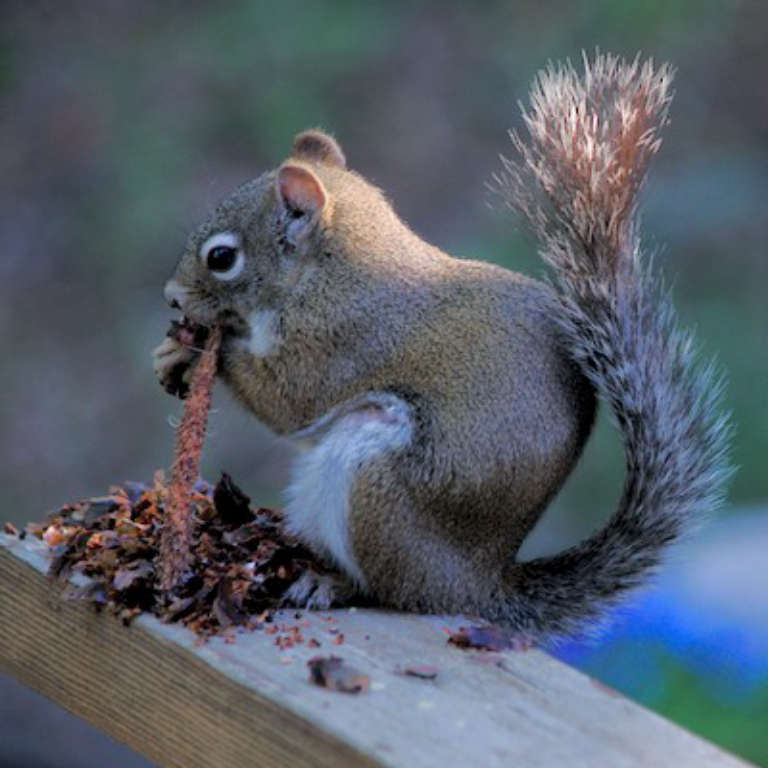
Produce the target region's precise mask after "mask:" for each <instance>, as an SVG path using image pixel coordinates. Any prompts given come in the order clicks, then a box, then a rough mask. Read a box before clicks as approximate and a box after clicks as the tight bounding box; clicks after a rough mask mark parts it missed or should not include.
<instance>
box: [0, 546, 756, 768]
mask: <svg viewBox="0 0 768 768" xmlns="http://www.w3.org/2000/svg"><path fill="white" fill-rule="evenodd" d="M45 568H46V560H45V555H44V552H43V551H42V550H41V548H40V547H39V545H37V544H36V543H35V542H19V541H18V540H16V539H12V538H10V537H5V536H2V535H0V669H2V670H3V671H5V672H8V673H10V674H12V675H14V676H15V677H17V678H19V679H20V680H21V681H22V682H24V683H26V684H27V685H29V686H31V687H33V688H35V689H36V690H39V691H41V692H42V693H43V694H45V695H46V696H48V697H50V698H51V699H53V700H54V701H56V702H58V703H59V704H61V705H63V706H64V707H66V708H67V709H69V710H70V711H72V712H74V713H75V714H77V715H78V716H80V717H82V718H84V719H85V720H87V721H88V722H90V723H92V724H93V725H94V726H96V727H97V728H99V729H101V730H103V731H105V732H106V733H108V734H110V735H111V736H113V737H115V738H117V739H119V740H120V741H123V742H125V743H126V744H128V745H130V746H131V747H132V748H133V749H135V750H136V751H137V752H140V753H141V754H143V755H146V756H147V757H148V758H149V759H150V760H152V761H153V762H155V763H157V764H159V765H169V766H184V767H185V768H188V767H193V768H194V766H230V765H238V766H281V767H282V766H340V767H341V768H343V767H344V766H382V765H385V766H408V767H409V768H411V766H413V767H414V768H419V767H421V766H423V767H424V768H427V766H441V768H442V767H445V768H449V767H450V766H464V767H466V766H496V765H498V766H501V765H504V766H507V765H513V764H518V765H524V766H531V767H532V768H535V767H536V766H553V765H568V766H595V765H610V766H649V765H653V766H665V765H669V766H673V765H674V766H738V765H744V763H742V762H740V761H739V760H737V759H736V758H734V757H732V756H730V755H727V754H726V753H724V752H722V751H720V750H719V749H717V748H716V747H714V746H713V745H711V744H709V743H708V742H706V741H704V740H702V739H699V738H697V737H695V736H693V735H692V734H690V733H688V732H686V731H684V730H682V729H681V728H678V727H677V726H675V725H673V724H671V723H669V722H666V721H665V720H663V719H662V718H660V717H658V716H657V715H654V714H653V713H651V712H648V711H647V710H645V709H643V708H642V707H639V706H638V705H636V704H634V703H632V702H630V701H628V700H627V699H625V698H623V697H622V696H620V695H618V694H616V693H615V692H612V691H609V690H607V689H606V688H604V687H603V686H601V685H599V684H597V683H595V682H594V681H592V680H590V679H589V678H587V677H586V676H584V675H582V674H581V673H579V672H577V671H575V670H573V669H571V668H569V667H567V666H565V665H563V664H561V663H559V662H557V661H555V660H553V659H551V658H550V657H548V656H547V655H546V654H544V653H541V652H538V651H529V652H526V653H513V652H509V653H503V654H490V653H484V652H478V651H470V652H467V651H461V650H458V649H455V648H453V647H451V646H449V645H447V643H446V635H445V631H444V630H445V628H448V627H450V628H456V627H457V626H459V625H460V624H462V623H466V621H465V620H462V619H461V618H460V617H434V616H432V617H426V616H411V615H400V614H391V613H387V612H383V611H370V610H354V609H353V610H352V611H335V612H323V613H307V614H305V615H304V617H302V621H304V620H308V621H309V622H310V626H309V627H306V628H303V629H302V634H303V635H304V636H305V638H309V637H315V638H316V639H317V640H318V641H319V642H321V644H322V645H321V647H320V648H308V647H307V646H306V643H304V644H301V645H297V646H294V647H293V648H291V649H290V650H280V649H279V648H278V647H276V646H275V644H274V636H272V635H268V634H266V633H264V632H253V633H241V634H238V635H237V637H236V641H235V643H233V644H227V643H226V642H225V640H224V639H223V638H215V639H213V640H212V641H210V642H208V643H206V644H204V645H201V646H198V645H196V640H195V637H194V635H192V633H190V632H189V631H188V630H186V629H184V628H183V627H177V626H170V625H164V624H162V623H160V622H159V621H157V620H156V619H154V618H153V617H147V616H142V617H140V618H139V619H137V620H136V621H135V622H134V624H133V625H132V626H131V627H130V628H125V627H123V626H122V625H121V624H120V623H119V622H118V621H117V620H116V619H114V618H113V617H111V616H104V615H96V614H94V613H93V611H92V610H91V609H90V608H89V607H88V606H85V605H82V604H77V603H72V602H65V601H62V600H61V599H60V597H59V592H60V587H58V586H56V585H53V584H51V582H50V581H49V580H48V579H47V578H46V577H45V576H44V572H45ZM281 622H285V623H286V624H288V625H295V624H297V623H299V622H298V621H297V620H296V619H295V618H293V614H292V613H287V614H285V615H284V616H283V617H282V618H281V619H279V620H278V623H281ZM339 634H343V635H344V642H343V644H340V645H335V644H334V640H335V639H336V638H338V636H339ZM319 653H321V654H331V653H333V654H335V655H338V656H341V657H343V658H344V659H345V661H347V662H348V663H350V664H352V665H353V666H355V667H357V668H358V669H359V670H360V671H362V672H365V673H367V674H368V675H370V677H371V681H372V684H371V690H370V691H369V692H367V693H362V694H356V695H352V694H343V693H338V692H333V691H327V690H324V689H321V688H318V687H315V686H312V685H310V684H309V683H308V680H307V669H306V661H307V660H308V659H309V658H311V657H312V656H313V655H317V654H319ZM286 662H287V663H286ZM411 664H430V665H433V666H435V667H437V668H438V670H439V671H438V676H437V678H436V679H435V680H423V679H418V678H415V677H409V676H405V675H403V674H402V673H401V670H402V668H403V667H405V666H407V665H411Z"/></svg>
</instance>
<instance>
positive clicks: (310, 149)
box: [291, 128, 347, 168]
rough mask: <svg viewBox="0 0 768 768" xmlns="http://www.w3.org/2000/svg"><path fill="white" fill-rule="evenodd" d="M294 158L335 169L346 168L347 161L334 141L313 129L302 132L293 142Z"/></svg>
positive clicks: (331, 137)
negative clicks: (331, 166) (323, 164)
mask: <svg viewBox="0 0 768 768" xmlns="http://www.w3.org/2000/svg"><path fill="white" fill-rule="evenodd" d="M291 154H292V155H293V156H294V157H299V158H304V159H305V160H311V161H313V162H315V163H325V165H333V166H336V167H337V168H346V167H347V159H346V158H345V157H344V153H343V152H342V151H341V147H340V146H339V145H338V142H337V141H336V139H334V138H333V136H329V135H328V134H327V133H325V132H324V131H320V130H317V129H316V128H315V129H312V130H309V131H302V132H301V133H300V134H298V135H297V136H296V138H295V139H294V140H293V151H292V153H291Z"/></svg>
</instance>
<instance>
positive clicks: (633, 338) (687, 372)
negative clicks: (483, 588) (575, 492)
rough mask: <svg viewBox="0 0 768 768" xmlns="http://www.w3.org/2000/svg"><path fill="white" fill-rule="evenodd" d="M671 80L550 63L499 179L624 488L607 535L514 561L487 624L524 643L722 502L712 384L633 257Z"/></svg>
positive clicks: (654, 73)
mask: <svg viewBox="0 0 768 768" xmlns="http://www.w3.org/2000/svg"><path fill="white" fill-rule="evenodd" d="M671 79H672V72H671V70H670V68H669V67H668V66H667V65H663V66H661V67H658V68H654V65H653V62H652V61H646V62H644V63H642V64H641V63H640V61H639V59H635V60H634V61H633V62H632V63H627V62H625V61H623V60H621V59H618V58H616V57H613V56H610V55H599V54H598V55H597V56H596V57H595V58H594V60H593V61H589V60H588V59H587V57H586V56H585V57H584V74H583V75H579V74H577V72H576V71H575V70H574V68H573V67H572V66H571V64H570V63H568V64H566V65H557V66H553V65H550V66H549V68H548V69H547V70H545V71H543V72H540V73H539V75H538V77H537V79H536V81H535V82H534V85H533V88H532V92H531V107H530V109H529V110H525V109H523V117H524V122H525V126H526V129H527V133H528V136H527V137H526V139H523V138H521V136H520V135H518V134H517V133H512V134H511V136H512V141H513V143H514V145H515V147H516V149H517V157H516V159H515V160H509V159H506V158H502V160H503V163H504V170H503V171H502V172H501V173H500V174H499V175H497V176H496V177H495V182H496V183H497V185H498V187H499V188H500V191H501V192H502V193H503V194H504V197H505V200H506V202H507V204H508V205H509V206H510V207H511V208H513V209H514V210H516V211H519V212H522V213H523V214H524V215H525V216H526V217H527V219H528V221H529V222H530V224H531V225H532V228H533V230H534V231H535V233H536V235H537V237H538V239H539V243H540V254H541V256H542V258H543V259H544V261H545V262H546V263H547V264H549V265H550V266H551V267H552V268H553V270H554V272H555V276H556V280H555V283H556V288H557V292H558V297H559V303H560V310H561V314H560V316H559V325H560V330H561V332H562V337H563V341H564V345H565V348H566V349H568V350H569V351H570V353H571V354H572V355H573V357H574V359H575V360H576V361H577V362H578V363H579V365H580V366H581V367H582V368H583V370H584V372H585V374H586V375H587V376H588V377H589V379H590V380H591V381H592V382H593V384H594V386H595V388H596V389H597V391H598V393H599V394H600V396H601V397H602V399H603V400H605V401H606V402H607V403H608V404H609V405H610V407H611V410H612V412H613V416H614V418H615V422H616V423H617V424H618V426H619V428H620V429H621V432H622V434H623V441H624V449H625V454H626V468H627V474H626V480H625V483H624V488H623V492H622V496H621V501H620V503H619V507H618V509H617V511H616V512H615V513H614V514H613V516H612V517H611V519H610V520H609V522H608V523H607V524H606V526H605V527H604V528H603V529H602V530H600V531H598V532H597V533H595V534H594V535H593V536H592V537H590V538H589V539H587V540H586V541H583V542H582V543H581V544H579V545H578V546H575V547H572V548H571V549H568V550H566V551H564V552H562V553H561V554H558V555H556V556H554V557H549V558H541V559H538V560H533V561H530V562H525V563H517V564H515V565H514V566H512V568H511V569H510V572H509V574H508V577H507V580H506V585H505V588H506V599H505V600H504V607H503V609H501V610H502V611H503V615H500V616H499V617H498V618H499V620H502V621H504V622H506V623H508V624H511V625H512V626H514V627H515V628H517V629H518V630H519V631H521V632H522V633H524V634H526V635H528V636H530V637H532V638H537V637H542V636H551V635H567V634H572V633H574V632H581V631H583V630H584V629H585V626H586V625H587V624H588V622H590V621H593V620H595V619H599V618H600V617H601V615H602V614H603V613H604V611H605V610H606V609H607V608H609V607H611V606H612V605H613V604H614V603H616V602H617V601H618V599H619V598H620V597H621V596H623V595H624V594H625V593H626V592H627V591H628V590H631V589H633V588H635V587H637V586H638V585H639V584H640V583H641V582H642V581H643V580H644V579H645V578H646V577H647V576H648V575H649V573H651V572H652V571H653V570H654V568H655V567H656V566H657V565H658V564H659V562H660V560H661V557H662V555H663V553H664V551H665V549H666V548H667V547H668V545H670V544H671V543H672V542H674V541H676V540H678V539H679V538H680V537H681V536H683V535H684V534H686V533H687V532H688V531H689V530H690V529H691V528H692V527H694V526H695V525H696V524H697V523H698V522H699V521H700V520H701V519H702V517H704V516H705V515H707V514H708V513H710V512H711V511H712V510H714V509H715V508H717V507H718V505H719V504H720V503H721V502H722V499H723V496H724V488H725V484H726V481H727V479H728V477H729V475H730V472H731V470H730V467H729V463H728V460H727V453H728V447H729V442H730V426H729V421H728V417H727V415H725V414H724V412H723V409H722V407H721V395H722V382H721V379H720V378H719V377H718V376H717V375H716V374H715V372H714V370H713V367H712V365H711V364H709V365H701V364H699V363H697V361H696V350H695V348H694V344H693V339H692V337H691V335H690V334H688V333H686V332H684V331H682V330H680V329H678V327H677V324H676V320H675V315H674V311H673V308H672V305H671V303H670V300H669V297H668V296H666V295H665V294H664V292H663V290H662V288H661V285H660V283H659V280H658V279H657V278H655V277H654V276H653V275H652V274H651V273H650V270H649V269H648V268H646V267H644V266H643V265H642V264H641V258H640V257H641V247H640V239H639V236H638V229H637V196H638V192H639V190H640V189H641V187H642V184H643V180H644V178H645V174H646V171H647V168H648V165H649V162H650V160H651V158H652V157H653V155H654V154H655V153H656V152H657V150H658V148H659V145H660V138H659V132H660V130H661V128H662V127H663V126H664V124H665V123H666V122H667V111H668V107H669V103H670V100H671V94H670V90H669V86H670V82H671Z"/></svg>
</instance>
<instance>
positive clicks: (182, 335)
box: [166, 315, 210, 349]
mask: <svg viewBox="0 0 768 768" xmlns="http://www.w3.org/2000/svg"><path fill="white" fill-rule="evenodd" d="M209 333H210V328H209V327H208V326H206V325H201V324H200V323H196V322H194V321H193V320H190V319H189V318H188V317H187V316H186V315H182V317H181V320H171V327H170V329H169V330H168V333H167V334H166V335H167V336H169V337H170V338H172V339H174V340H176V341H178V342H179V344H181V345H182V346H185V347H192V348H194V349H202V348H203V347H204V346H205V342H206V341H207V340H208V334H209Z"/></svg>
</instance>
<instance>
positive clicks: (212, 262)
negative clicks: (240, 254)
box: [205, 245, 237, 272]
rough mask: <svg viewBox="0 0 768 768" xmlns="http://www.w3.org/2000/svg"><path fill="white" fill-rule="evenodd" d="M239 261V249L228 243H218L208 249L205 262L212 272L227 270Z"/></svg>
mask: <svg viewBox="0 0 768 768" xmlns="http://www.w3.org/2000/svg"><path fill="white" fill-rule="evenodd" d="M235 261H237V250H236V249H235V248H231V247H230V246H228V245H217V246H216V247H214V248H211V250H210V251H208V256H207V257H206V260H205V263H206V264H207V265H208V269H210V270H211V272H227V271H228V270H230V269H232V267H233V266H234V265H235Z"/></svg>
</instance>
